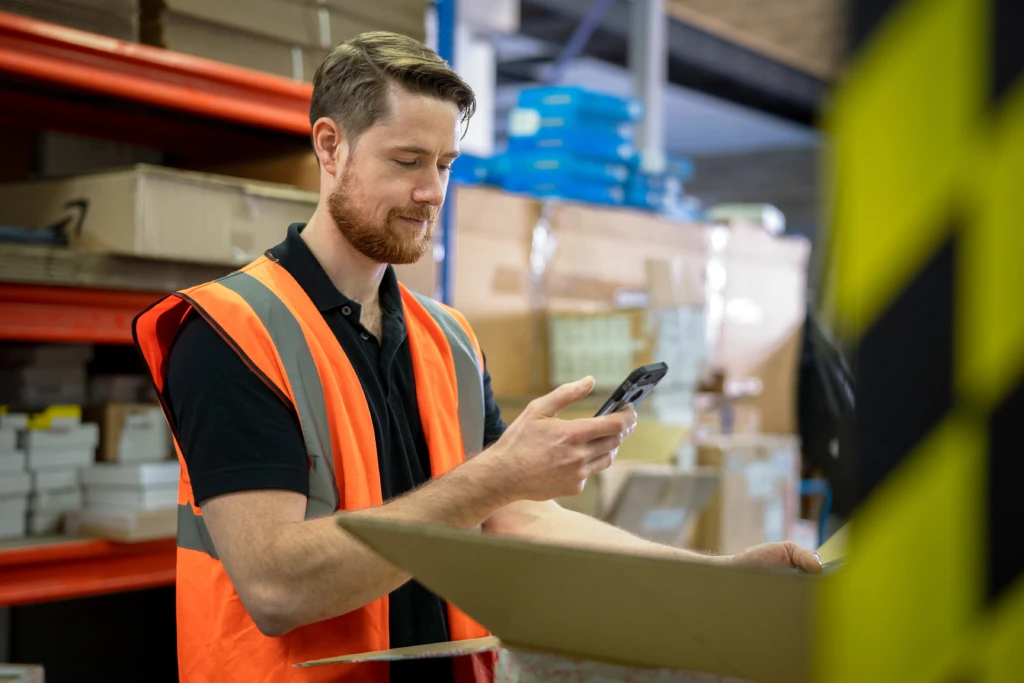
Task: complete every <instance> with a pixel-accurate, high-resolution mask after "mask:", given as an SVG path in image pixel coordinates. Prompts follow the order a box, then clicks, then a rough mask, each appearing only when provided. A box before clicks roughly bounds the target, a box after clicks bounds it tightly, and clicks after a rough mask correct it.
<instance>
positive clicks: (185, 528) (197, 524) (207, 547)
mask: <svg viewBox="0 0 1024 683" xmlns="http://www.w3.org/2000/svg"><path fill="white" fill-rule="evenodd" d="M178 547H179V548H187V549H188V550H198V551H199V552H201V553H206V554H207V555H209V556H210V557H212V558H213V559H215V560H218V559H220V558H219V557H217V550H216V549H215V548H214V547H213V539H211V538H210V532H209V530H207V528H206V520H204V519H203V518H202V516H201V515H197V514H196V513H195V512H194V511H193V510H192V505H191V504H189V503H186V504H184V505H179V506H178Z"/></svg>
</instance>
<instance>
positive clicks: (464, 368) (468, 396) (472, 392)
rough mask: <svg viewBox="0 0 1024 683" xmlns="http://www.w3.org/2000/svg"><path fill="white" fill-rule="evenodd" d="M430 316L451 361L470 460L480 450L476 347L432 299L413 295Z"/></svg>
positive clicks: (480, 383) (481, 387)
mask: <svg viewBox="0 0 1024 683" xmlns="http://www.w3.org/2000/svg"><path fill="white" fill-rule="evenodd" d="M413 296H415V297H416V300H417V301H419V302H420V303H421V304H423V307H424V308H426V309H427V312H428V313H430V316H431V317H432V318H433V319H434V320H435V321H436V322H437V324H438V325H440V326H441V329H442V330H443V331H444V335H445V337H447V338H448V345H449V346H450V347H451V349H452V360H454V361H455V379H456V385H457V386H458V389H459V428H460V429H461V431H462V447H463V449H465V451H466V457H467V458H472V457H473V456H474V455H476V454H477V453H479V452H480V451H482V450H483V449H484V378H483V368H481V367H480V358H479V357H478V356H477V354H476V347H474V346H473V341H472V340H471V339H470V338H469V335H468V334H467V333H466V330H465V329H463V327H462V325H460V324H459V321H458V320H456V319H455V318H454V317H453V316H452V314H451V313H449V312H448V311H446V310H445V309H444V308H443V307H442V306H441V305H440V304H438V303H437V302H436V301H434V300H433V299H431V298H429V297H426V296H423V295H421V294H416V293H415V292H413Z"/></svg>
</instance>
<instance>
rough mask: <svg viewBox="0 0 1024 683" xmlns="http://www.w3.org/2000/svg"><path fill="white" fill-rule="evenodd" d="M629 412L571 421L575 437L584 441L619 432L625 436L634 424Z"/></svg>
mask: <svg viewBox="0 0 1024 683" xmlns="http://www.w3.org/2000/svg"><path fill="white" fill-rule="evenodd" d="M635 424H636V422H635V420H634V419H633V418H632V417H630V413H627V412H618V413H611V414H610V415H602V416H601V417H584V418H580V419H578V420H573V421H572V428H573V429H574V430H576V432H575V434H576V435H577V437H578V438H579V439H580V440H581V441H584V442H590V441H597V440H598V439H603V438H605V437H608V436H615V435H617V434H621V435H623V436H626V435H627V434H628V433H629V430H630V429H631V428H632V426H633V425H635Z"/></svg>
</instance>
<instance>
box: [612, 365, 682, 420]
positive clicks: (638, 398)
mask: <svg viewBox="0 0 1024 683" xmlns="http://www.w3.org/2000/svg"><path fill="white" fill-rule="evenodd" d="M666 374H668V366H667V365H665V364H664V363H652V364H651V365H644V366H643V367H639V368H637V369H636V370H634V371H633V372H631V373H629V377H627V378H626V381H625V382H623V383H622V384H620V385H619V388H618V389H616V390H615V392H614V393H613V394H612V395H611V397H610V398H609V399H608V400H607V401H605V402H604V405H603V406H601V409H600V410H599V411H597V414H596V415H594V417H600V416H602V415H608V414H610V413H614V412H617V411H619V410H622V409H623V408H625V407H626V404H630V405H632V406H633V408H634V409H636V407H637V406H639V405H640V404H641V403H643V401H644V399H645V398H647V396H648V394H650V393H651V392H652V391H653V390H654V387H656V386H657V385H658V382H660V381H661V380H662V379H663V378H664V377H665V375H666Z"/></svg>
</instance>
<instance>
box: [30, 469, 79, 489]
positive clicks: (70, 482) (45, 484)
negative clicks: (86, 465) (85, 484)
mask: <svg viewBox="0 0 1024 683" xmlns="http://www.w3.org/2000/svg"><path fill="white" fill-rule="evenodd" d="M81 471H82V470H81V468H78V467H70V468H67V469H59V470H36V471H33V472H32V490H33V491H55V490H61V489H71V488H77V487H79V486H81V483H82V477H81Z"/></svg>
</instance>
